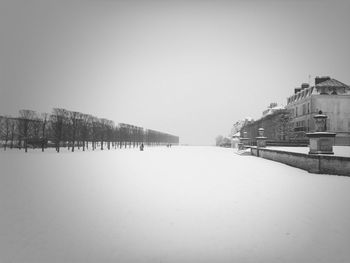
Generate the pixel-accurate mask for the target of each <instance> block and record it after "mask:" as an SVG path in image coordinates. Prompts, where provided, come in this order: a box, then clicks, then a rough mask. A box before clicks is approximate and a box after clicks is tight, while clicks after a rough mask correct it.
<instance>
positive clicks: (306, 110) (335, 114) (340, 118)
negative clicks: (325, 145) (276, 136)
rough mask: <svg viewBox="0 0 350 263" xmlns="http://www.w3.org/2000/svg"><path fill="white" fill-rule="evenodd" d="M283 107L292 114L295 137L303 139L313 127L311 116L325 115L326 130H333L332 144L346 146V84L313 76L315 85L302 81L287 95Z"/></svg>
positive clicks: (349, 91)
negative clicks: (334, 135)
mask: <svg viewBox="0 0 350 263" xmlns="http://www.w3.org/2000/svg"><path fill="white" fill-rule="evenodd" d="M286 109H287V110H289V111H290V112H291V114H292V116H293V120H292V125H293V128H294V132H295V138H297V139H306V138H307V137H306V133H307V132H312V131H314V130H315V125H314V119H313V116H314V115H315V114H317V113H318V112H319V111H322V112H323V113H324V114H326V115H327V116H328V119H327V130H328V131H330V132H335V133H336V138H335V144H336V145H350V87H349V86H348V85H346V84H344V83H342V82H340V81H338V80H336V79H332V78H330V77H316V78H315V85H314V86H309V84H305V83H304V84H302V85H301V87H300V88H295V89H294V94H293V95H292V96H290V97H288V98H287V106H286Z"/></svg>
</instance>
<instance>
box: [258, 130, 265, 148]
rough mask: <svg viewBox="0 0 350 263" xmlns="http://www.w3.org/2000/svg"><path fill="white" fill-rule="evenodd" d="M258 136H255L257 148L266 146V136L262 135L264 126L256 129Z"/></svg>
mask: <svg viewBox="0 0 350 263" xmlns="http://www.w3.org/2000/svg"><path fill="white" fill-rule="evenodd" d="M258 133H259V136H258V137H256V146H257V147H258V148H264V147H266V140H267V137H265V136H264V128H259V130H258Z"/></svg>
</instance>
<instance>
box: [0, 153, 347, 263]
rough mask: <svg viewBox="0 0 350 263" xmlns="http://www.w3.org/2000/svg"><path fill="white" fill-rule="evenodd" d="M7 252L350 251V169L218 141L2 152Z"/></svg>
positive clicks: (219, 255) (261, 257) (48, 256)
mask: <svg viewBox="0 0 350 263" xmlns="http://www.w3.org/2000/svg"><path fill="white" fill-rule="evenodd" d="M0 168H1V170H0V262H1V263H8V262H15V263H17V262H26V263H32V262H33V263H40V262H42V263H50V262H55V263H56V262H57V263H62V262H65V263H66V262H67V263H70V262H72V263H73V262H84V263H85V262H118V263H119V262H121V263H124V262H130V263H131V262H132V263H137V262H152V263H153V262H268V263H273V262H279V263H280V262H307V263H312V262H327V263H328V262H349V261H350V250H349V244H350V209H349V204H350V191H349V189H350V178H348V177H341V176H330V175H317V174H309V173H307V172H305V171H303V170H300V169H296V168H293V167H289V166H286V165H283V164H281V163H277V162H273V161H269V160H265V159H262V158H256V157H253V156H240V155H237V154H234V153H233V150H232V149H225V148H215V147H172V148H166V147H159V148H145V151H144V152H140V151H138V150H136V149H123V150H111V151H96V152H75V153H68V152H62V153H60V154H56V153H54V152H47V153H41V152H39V151H37V152H33V151H30V152H29V153H28V154H25V153H23V152H18V151H12V152H11V151H8V152H6V153H4V152H3V151H1V153H0Z"/></svg>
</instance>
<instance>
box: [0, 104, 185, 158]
mask: <svg viewBox="0 0 350 263" xmlns="http://www.w3.org/2000/svg"><path fill="white" fill-rule="evenodd" d="M141 143H143V144H146V145H163V144H178V143H179V137H177V136H174V135H171V134H167V133H162V132H158V131H155V130H149V129H144V128H142V127H138V126H134V125H130V124H126V123H120V124H117V125H115V124H114V122H113V121H111V120H108V119H104V118H98V117H95V116H92V115H90V114H85V113H81V112H76V111H69V110H66V109H62V108H54V109H53V110H52V112H51V114H48V113H43V114H38V113H36V112H35V111H32V110H20V111H19V114H18V116H17V117H10V116H0V144H1V145H2V147H3V148H4V149H5V150H6V149H7V148H19V149H22V148H23V149H24V150H25V151H26V152H27V151H28V148H41V150H42V151H44V150H45V149H46V148H47V147H54V148H55V149H56V151H57V152H59V151H60V148H61V147H67V148H68V150H71V151H72V152H74V150H75V149H76V148H78V149H82V150H83V151H85V149H88V148H89V147H91V149H92V150H95V149H97V148H100V149H101V150H103V149H104V148H107V149H108V150H109V149H111V148H117V147H119V148H122V147H138V146H139V145H140V144H141Z"/></svg>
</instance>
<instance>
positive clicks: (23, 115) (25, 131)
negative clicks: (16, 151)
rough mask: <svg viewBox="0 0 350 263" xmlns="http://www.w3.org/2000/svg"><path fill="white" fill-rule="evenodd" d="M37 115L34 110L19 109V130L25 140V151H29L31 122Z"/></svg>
mask: <svg viewBox="0 0 350 263" xmlns="http://www.w3.org/2000/svg"><path fill="white" fill-rule="evenodd" d="M35 116H36V113H35V111H32V110H20V111H19V118H18V120H19V123H18V128H19V129H18V131H19V135H20V137H21V138H22V139H23V141H24V149H25V152H28V140H29V138H30V136H31V128H32V127H31V124H32V121H33V120H34V118H35Z"/></svg>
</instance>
